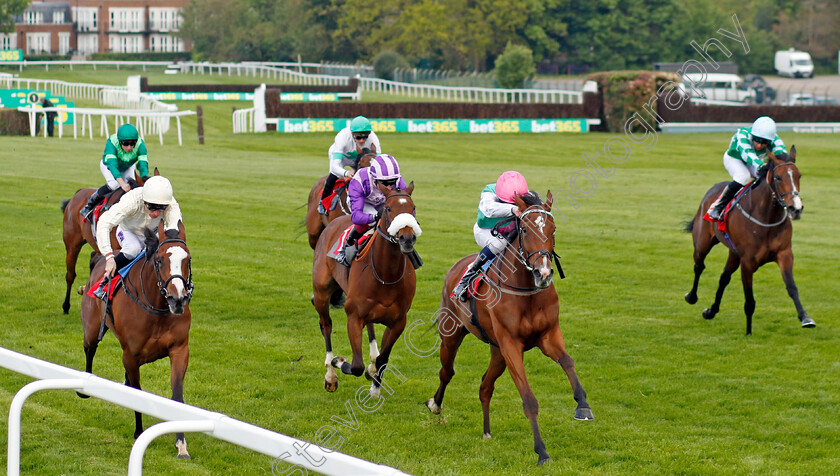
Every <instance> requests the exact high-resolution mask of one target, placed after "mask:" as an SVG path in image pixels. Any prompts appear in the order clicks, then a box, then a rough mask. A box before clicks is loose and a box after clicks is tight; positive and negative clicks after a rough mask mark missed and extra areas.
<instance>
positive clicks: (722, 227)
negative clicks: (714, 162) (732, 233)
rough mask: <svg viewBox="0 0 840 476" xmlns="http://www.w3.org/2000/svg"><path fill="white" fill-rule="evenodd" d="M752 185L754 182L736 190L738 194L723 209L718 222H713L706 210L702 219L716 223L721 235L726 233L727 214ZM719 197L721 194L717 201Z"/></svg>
mask: <svg viewBox="0 0 840 476" xmlns="http://www.w3.org/2000/svg"><path fill="white" fill-rule="evenodd" d="M753 183H754V182H750V183H748V184H746V185H744V186H743V187H741V190H738V193H736V194H735V198H733V199H732V200H730V201H729V203H727V204H726V208H724V209H723V213H722V214H721V215H720V220H715V219H713V218H712V217H710V216H709V211H708V210H706V214H705V215H703V219H704V220H706V221H709V222H712V223H715V222H717V227H718V229H719V230H720V231H722V232H723V233H726V232H727V231H726V218H727V217H728V216H729V212H730V211H731V210H732V208H733V207H734V206H735V204H736V203H738V200H740V199H741V195H743V194H744V192H745V191H746V190H747V189H748V188H750V186H752V184H753ZM721 195H723V192H721V193H720V195H718V199H720V196H721Z"/></svg>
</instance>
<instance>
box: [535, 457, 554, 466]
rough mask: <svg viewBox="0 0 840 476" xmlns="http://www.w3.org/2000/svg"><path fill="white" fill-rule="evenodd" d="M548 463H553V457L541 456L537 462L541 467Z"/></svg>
mask: <svg viewBox="0 0 840 476" xmlns="http://www.w3.org/2000/svg"><path fill="white" fill-rule="evenodd" d="M546 461H551V457H550V456H548V455H545V456H540V459H539V460H538V461H537V464H538V465H539V466H542V465H544V464H545V462H546Z"/></svg>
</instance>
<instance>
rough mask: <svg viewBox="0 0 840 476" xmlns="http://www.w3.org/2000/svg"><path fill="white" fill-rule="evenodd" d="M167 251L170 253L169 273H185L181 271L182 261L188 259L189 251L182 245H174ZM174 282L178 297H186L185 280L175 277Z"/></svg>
mask: <svg viewBox="0 0 840 476" xmlns="http://www.w3.org/2000/svg"><path fill="white" fill-rule="evenodd" d="M166 253H167V254H168V255H169V275H170V276H177V275H183V273H182V272H181V263H183V261H184V260H185V259H187V256H189V255H188V254H187V251H186V250H184V249H183V248H181V247H180V246H173V247H171V248H169V249H168V250H166ZM185 277H186V276H185ZM172 284H173V285H175V289H176V290H177V291H178V297H179V298H182V297H184V281H183V280H180V279H173V280H172Z"/></svg>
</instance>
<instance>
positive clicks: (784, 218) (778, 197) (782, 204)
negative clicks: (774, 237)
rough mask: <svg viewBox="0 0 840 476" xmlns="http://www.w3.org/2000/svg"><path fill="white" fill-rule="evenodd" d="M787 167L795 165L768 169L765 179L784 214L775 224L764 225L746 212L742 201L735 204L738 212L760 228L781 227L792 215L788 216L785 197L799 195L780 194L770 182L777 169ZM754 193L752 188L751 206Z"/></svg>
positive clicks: (771, 194) (774, 199) (750, 191)
mask: <svg viewBox="0 0 840 476" xmlns="http://www.w3.org/2000/svg"><path fill="white" fill-rule="evenodd" d="M787 165H793V164H792V163H784V164H781V165H779V166H775V165H774V166H773V167H772V168H768V169H767V175H766V177H765V181H766V182H767V188H768V189H769V190H770V196H771V197H772V199H773V201H774V202H775V203H776V204H778V205H779V206H780V207H781V208H782V211H783V212H784V214H783V215H782V218H781V219H780V220H779V221H777V222H775V223H764V222H762V221H760V220H758V219H756V218H755V217H753V216H752V215H750V214H749V212H747V211H746V210H744V208H743V207H742V206H741V201H740V200H738V201H737V202H735V206H736V207H738V210H740V211H741V214H743V215H744V216H745V217H746V218H747V219H748V220H749V221H751V222H753V223H755V224H756V225H758V226H761V227H764V228H773V227H775V226H779V225H781V224H782V223H784V222H786V221H787V220H788V219H789V218H790V215H789V214H788V206H787V204H786V203H785V201H784V197H785V195H788V194H793V195H794V196H796V195H798V194H799V193H798V192H793V191H790V192H786V193H783V194H780V193H778V192H777V191H776V190H774V189H773V182H772V180H770V176H771V175H772V174H773V172H774V171H775V170H776V169H777V168H779V167H785V166H787ZM752 192H753V189H752V188H751V189H750V190H749V194H750V204H752ZM750 208H752V207H750Z"/></svg>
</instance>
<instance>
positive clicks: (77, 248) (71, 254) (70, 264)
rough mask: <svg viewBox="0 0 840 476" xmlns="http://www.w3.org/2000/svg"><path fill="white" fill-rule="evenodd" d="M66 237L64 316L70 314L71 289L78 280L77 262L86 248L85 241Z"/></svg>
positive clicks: (62, 306)
mask: <svg viewBox="0 0 840 476" xmlns="http://www.w3.org/2000/svg"><path fill="white" fill-rule="evenodd" d="M69 240H71V241H69V242H68V237H66V236H65V239H64V248H65V250H66V255H65V257H64V263H65V265H66V266H67V273H66V274H65V275H64V280H65V281H67V292H66V293H65V294H64V303H63V304H62V305H61V309H62V310H63V311H64V314H70V289H71V288H72V287H73V282H74V281H75V280H76V261H77V260H78V259H79V253H80V252H81V251H82V246H84V244H85V243H84V241H82V240H79V239H76V240H73V239H72V238H69Z"/></svg>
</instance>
